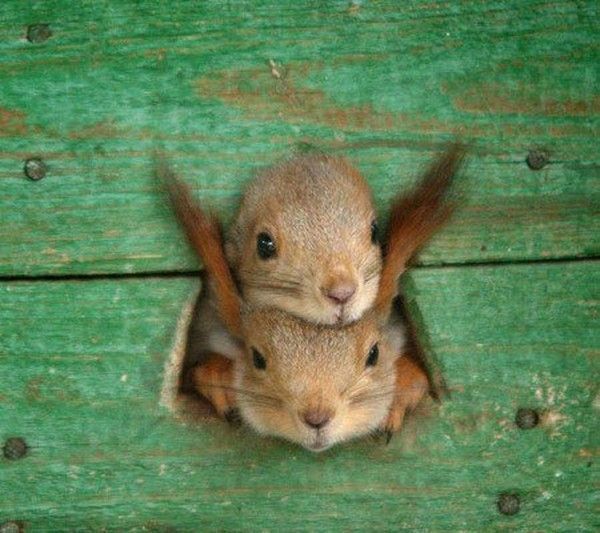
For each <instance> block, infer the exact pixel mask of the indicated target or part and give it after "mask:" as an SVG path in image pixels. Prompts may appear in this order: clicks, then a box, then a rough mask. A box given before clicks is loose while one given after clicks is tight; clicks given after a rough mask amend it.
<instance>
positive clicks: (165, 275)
mask: <svg viewBox="0 0 600 533" xmlns="http://www.w3.org/2000/svg"><path fill="white" fill-rule="evenodd" d="M599 259H600V255H590V256H585V257H579V256H574V257H561V258H557V259H543V260H542V259H524V260H516V261H515V260H507V261H470V262H469V261H467V262H464V263H439V264H431V265H415V266H414V267H412V270H425V271H428V270H440V269H447V268H462V267H465V268H479V267H498V266H510V265H548V264H562V263H581V262H595V261H598V260H599ZM200 273H201V270H164V271H163V270H155V271H148V272H133V273H132V272H114V273H109V274H106V273H105V274H50V275H43V276H27V275H23V276H21V275H17V276H0V283H6V282H34V281H39V282H43V281H92V280H103V279H106V280H109V279H145V278H158V279H169V278H194V277H197V278H199V277H200Z"/></svg>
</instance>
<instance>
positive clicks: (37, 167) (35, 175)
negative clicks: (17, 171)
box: [23, 158, 48, 181]
mask: <svg viewBox="0 0 600 533" xmlns="http://www.w3.org/2000/svg"><path fill="white" fill-rule="evenodd" d="M23 170H24V171H25V175H26V176H27V177H28V178H29V179H30V180H33V181H38V180H41V179H42V178H43V177H44V176H45V175H46V172H48V167H47V166H46V163H44V162H43V161H42V160H41V159H38V158H32V159H28V160H27V161H25V166H24V167H23Z"/></svg>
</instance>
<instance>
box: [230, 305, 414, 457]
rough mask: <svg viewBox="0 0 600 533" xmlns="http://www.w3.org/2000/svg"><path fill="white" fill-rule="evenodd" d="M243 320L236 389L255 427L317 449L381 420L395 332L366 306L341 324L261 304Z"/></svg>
mask: <svg viewBox="0 0 600 533" xmlns="http://www.w3.org/2000/svg"><path fill="white" fill-rule="evenodd" d="M242 320H243V330H244V337H245V344H246V353H245V354H244V357H242V358H241V359H240V360H237V361H236V364H235V390H236V394H237V402H238V406H239V408H240V411H241V414H242V416H243V418H244V419H245V420H246V421H247V422H248V423H249V424H250V425H251V426H252V427H253V428H254V429H255V430H257V431H258V432H259V433H262V434H266V435H274V436H278V437H282V438H285V439H287V440H290V441H292V442H296V443H298V444H300V445H302V446H304V447H305V448H307V449H309V450H312V451H322V450H325V449H327V448H329V447H331V446H333V445H334V444H336V443H338V442H342V441H346V440H348V439H352V438H354V437H358V436H360V435H364V434H366V433H369V432H371V431H373V430H374V429H375V428H377V427H378V426H379V424H380V423H381V421H382V420H383V419H384V417H385V416H386V414H387V412H388V410H389V407H390V404H391V402H392V400H393V396H394V390H395V389H394V383H395V373H394V363H395V361H396V359H397V358H398V356H399V354H400V353H401V347H402V343H403V335H402V332H401V331H400V333H398V331H397V330H396V331H395V332H394V333H392V332H390V331H388V329H386V328H384V327H381V326H380V325H379V322H378V321H377V320H376V318H375V316H374V315H373V313H372V312H369V313H367V315H365V316H364V317H363V318H362V319H361V320H359V321H357V322H355V323H353V324H350V325H347V326H342V327H328V326H317V325H314V324H308V323H306V322H304V321H301V320H299V319H297V318H295V317H293V316H291V315H288V314H285V313H283V312H281V311H279V310H275V309H264V308H263V309H259V310H252V311H249V312H245V313H244V315H243V319H242Z"/></svg>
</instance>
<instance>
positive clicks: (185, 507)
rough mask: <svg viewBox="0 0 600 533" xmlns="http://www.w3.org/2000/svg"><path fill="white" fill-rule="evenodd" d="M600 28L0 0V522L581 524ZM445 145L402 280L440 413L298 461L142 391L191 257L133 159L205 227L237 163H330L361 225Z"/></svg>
mask: <svg viewBox="0 0 600 533" xmlns="http://www.w3.org/2000/svg"><path fill="white" fill-rule="evenodd" d="M599 15H600V5H599V4H598V3H597V2H593V1H585V0H578V1H575V0H573V1H565V0H562V1H561V0H557V1H554V2H549V1H543V2H541V1H540V2H538V1H535V0H530V1H522V0H490V1H488V2H477V1H468V0H459V1H441V2H425V1H415V0H407V1H403V2H396V1H392V0H381V1H368V0H363V1H354V2H347V1H345V0H343V1H342V0H340V1H327V2H323V1H316V0H315V1H307V0H297V1H294V2H291V1H282V0H280V1H276V0H256V1H248V2H243V1H238V2H226V1H224V0H213V1H207V2H193V1H183V0H179V1H173V2H168V3H167V2H159V1H148V0H146V1H144V0H141V1H133V0H128V1H123V2H114V1H113V2H111V1H109V0H96V1H91V0H89V1H88V0H83V1H79V2H70V1H66V0H46V1H33V0H32V1H27V2H23V1H18V0H4V1H3V2H2V3H1V4H0V221H1V224H0V446H1V447H3V454H2V456H1V457H0V531H1V532H2V533H7V532H8V531H17V530H19V529H25V530H27V531H60V530H68V531H71V530H109V531H113V530H114V531H123V530H126V531H127V530H134V531H145V530H150V531H167V530H168V531H194V530H200V529H220V530H244V529H252V530H269V531H271V530H272V531H278V530H283V529H292V530H342V531H348V530H354V529H363V530H369V529H371V530H397V529H418V530H431V531H440V530H461V531H482V530H505V529H510V530H513V529H516V530H526V531H548V530H560V531H573V530H578V531H595V530H597V529H598V527H600V518H599V515H598V498H599V495H600V491H598V482H599V481H600V479H599V476H598V466H597V459H596V457H597V455H598V450H599V449H600V442H599V441H600V438H599V437H598V435H600V424H599V422H598V410H599V408H600V396H599V394H600V393H599V390H598V375H599V365H598V352H599V346H600V332H599V329H598V326H597V320H598V301H599V300H600V274H599V270H598V263H597V261H596V258H597V257H598V255H599V251H600V224H599V222H598V220H599V211H600V209H599V206H600V171H599V168H600V158H599V151H598V134H599V133H600V92H599V90H598V87H599V86H600V85H599V81H600V79H599V78H600V77H599V69H600V67H599V65H600V40H599V38H598V35H600V33H599V32H600V23H599V22H598V21H599V20H600V16H599ZM457 135H459V136H461V137H462V138H463V139H465V140H466V141H467V142H468V143H469V145H470V157H469V160H468V163H467V165H466V167H465V169H464V170H463V172H462V174H461V176H460V179H459V182H460V183H459V187H460V189H461V191H462V201H461V207H460V210H459V212H458V214H457V216H456V217H455V219H454V221H453V223H452V225H451V226H449V227H448V228H447V229H446V230H444V232H443V233H442V234H440V235H439V236H438V237H437V238H436V239H435V241H434V242H433V243H432V244H431V246H429V247H428V248H427V249H426V250H424V251H423V253H422V254H421V257H420V260H419V266H418V268H416V269H415V270H413V272H412V273H411V274H410V275H409V276H407V278H406V279H405V280H404V283H405V286H406V289H407V292H408V294H409V298H410V308H411V310H412V312H413V316H414V317H415V318H416V320H417V325H418V329H419V333H420V335H421V339H422V342H423V344H424V345H425V346H426V347H427V349H428V352H429V355H430V358H431V364H432V366H433V367H434V368H435V369H436V370H437V371H438V372H440V373H441V374H442V375H443V377H444V379H445V381H446V382H447V384H448V387H449V389H450V397H449V398H448V399H446V400H445V401H443V402H442V403H441V404H435V403H433V402H428V403H427V404H426V405H424V406H423V408H422V409H421V410H420V412H419V413H417V415H416V416H414V417H413V418H412V419H411V420H410V421H409V422H408V424H407V426H406V428H405V430H404V432H403V433H402V434H401V435H399V436H397V437H396V438H394V440H392V442H391V444H390V445H389V446H385V445H384V444H383V443H382V442H377V441H373V440H363V441H360V442H356V443H351V444H348V445H345V446H340V447H338V448H335V449H333V450H330V451H328V452H325V453H323V454H318V455H315V454H311V453H309V452H306V451H304V450H302V449H299V448H297V447H295V446H292V445H289V444H286V443H283V442H280V441H276V440H269V439H262V438H259V437H256V436H255V435H253V434H251V433H249V432H248V431H247V430H244V429H237V430H236V429H232V428H230V427H227V426H226V425H224V424H222V423H220V422H218V421H212V422H207V423H204V424H184V423H182V422H180V421H178V420H176V419H175V418H174V417H173V415H172V413H171V412H170V411H169V410H168V409H166V408H165V407H164V406H162V405H161V404H160V391H161V387H162V381H163V369H164V365H165V361H166V360H167V358H168V355H169V352H170V350H171V348H172V346H173V343H174V337H175V326H176V322H177V320H178V317H179V315H180V313H181V311H182V309H183V307H184V306H185V305H186V302H189V299H190V297H191V295H192V294H193V293H194V291H195V290H197V287H198V281H197V275H196V273H197V270H198V265H197V263H196V261H195V259H194V257H193V255H192V254H191V253H190V252H189V250H188V248H187V247H186V245H185V243H184V241H183V239H182V237H181V236H180V234H179V231H178V228H177V227H176V224H175V222H174V221H173V219H172V217H171V215H170V213H169V211H168V209H167V207H166V205H165V202H164V198H163V197H162V196H161V195H160V193H159V192H158V191H157V188H156V184H155V183H154V181H153V179H152V172H151V170H152V166H151V165H152V164H151V156H152V152H153V150H155V149H156V148H160V149H162V150H164V151H166V152H167V154H168V157H169V158H170V159H171V160H172V162H173V164H174V166H175V167H176V168H177V170H178V172H179V173H180V174H181V175H182V176H184V177H185V178H186V180H187V181H188V182H189V183H191V184H192V186H193V188H194V191H195V193H196V194H197V196H198V197H200V198H202V199H203V200H204V201H205V202H206V203H209V204H210V205H212V206H214V207H215V208H216V209H217V210H218V212H219V213H220V214H221V215H222V216H223V218H224V220H228V219H229V218H230V217H231V215H232V213H233V210H234V208H235V205H236V203H237V202H238V200H239V198H240V191H241V186H242V184H243V183H244V182H246V181H247V180H248V179H250V178H251V177H252V175H253V173H254V172H256V170H257V169H259V168H262V167H264V166H266V165H269V164H271V163H273V162H274V161H277V160H279V159H281V158H282V157H286V156H289V155H290V154H293V153H297V152H303V151H308V150H324V151H327V152H332V153H339V154H344V155H347V156H349V157H350V158H351V159H352V161H353V162H354V163H355V164H356V165H357V166H358V167H359V168H360V169H361V171H362V172H363V173H364V175H365V176H366V177H367V179H368V180H369V182H370V183H371V185H372V186H373V188H374V190H375V195H376V199H377V202H378V206H379V208H380V211H381V214H382V216H385V213H386V206H387V202H388V201H389V200H390V199H391V198H392V197H393V196H394V194H395V193H396V192H397V191H398V190H400V189H401V188H402V187H404V186H407V185H408V184H410V183H411V182H412V181H413V180H414V179H415V178H416V176H418V173H419V170H420V169H421V168H423V166H424V165H426V164H427V162H428V161H429V160H431V158H432V157H433V156H434V155H435V154H436V153H437V152H438V150H439V148H440V146H442V145H443V144H444V143H445V142H447V141H448V140H449V139H452V138H454V137H455V136H457ZM36 160H39V161H36ZM28 161H29V163H26V162H28ZM40 162H41V163H40ZM27 174H28V175H29V176H32V177H34V178H35V177H37V178H39V177H41V179H38V180H33V179H30V178H28V177H27ZM519 409H533V410H534V411H535V413H536V414H537V417H538V418H539V423H538V424H537V425H536V426H535V427H533V428H531V429H523V428H521V427H519V424H517V423H516V418H517V412H518V411H519ZM521 414H523V411H521ZM532 416H533V415H531V416H530V417H529V418H530V419H531V417H532ZM525 418H527V417H524V416H520V417H519V422H520V425H521V426H523V420H524V419H525ZM533 418H534V419H535V416H533ZM15 438H21V439H23V440H24V442H25V443H26V445H27V449H26V453H25V454H24V456H21V453H20V450H19V447H18V443H19V442H22V441H16V440H14V439H15ZM11 439H12V440H11ZM517 499H518V502H519V506H518V507H519V508H518V509H517V507H516V505H515V502H516V501H517ZM499 501H501V504H500V505H499ZM515 511H516V512H515ZM507 512H514V514H506V513H507Z"/></svg>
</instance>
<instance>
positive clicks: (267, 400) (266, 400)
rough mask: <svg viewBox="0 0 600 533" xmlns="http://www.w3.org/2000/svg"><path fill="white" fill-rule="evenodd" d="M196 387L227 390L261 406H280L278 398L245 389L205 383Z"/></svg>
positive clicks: (200, 383)
mask: <svg viewBox="0 0 600 533" xmlns="http://www.w3.org/2000/svg"><path fill="white" fill-rule="evenodd" d="M198 385H202V386H204V387H211V388H215V389H223V390H229V391H232V392H235V393H236V394H239V395H241V396H246V397H247V398H250V399H252V401H254V402H257V403H258V402H260V403H263V404H265V405H266V404H268V405H280V404H281V400H279V399H278V398H275V397H274V396H269V395H268V394H261V393H258V392H254V391H250V390H247V389H240V388H238V387H232V386H229V385H217V384H214V383H207V382H199V383H198Z"/></svg>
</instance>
